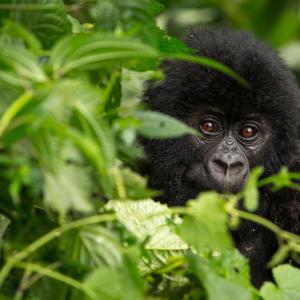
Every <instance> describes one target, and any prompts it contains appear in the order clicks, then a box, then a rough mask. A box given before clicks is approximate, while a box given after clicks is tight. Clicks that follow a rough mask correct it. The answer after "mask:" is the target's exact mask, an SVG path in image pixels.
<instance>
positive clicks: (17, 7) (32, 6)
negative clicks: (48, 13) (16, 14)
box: [0, 4, 57, 11]
mask: <svg viewBox="0 0 300 300" xmlns="http://www.w3.org/2000/svg"><path fill="white" fill-rule="evenodd" d="M55 7H57V5H55V4H0V11H1V10H23V11H24V10H25V11H32V10H46V9H49V8H55Z"/></svg>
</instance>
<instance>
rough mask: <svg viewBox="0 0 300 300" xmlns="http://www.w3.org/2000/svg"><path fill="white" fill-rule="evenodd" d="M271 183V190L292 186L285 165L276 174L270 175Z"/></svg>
mask: <svg viewBox="0 0 300 300" xmlns="http://www.w3.org/2000/svg"><path fill="white" fill-rule="evenodd" d="M272 184H273V188H272V189H273V191H279V190H281V189H283V188H284V187H288V188H291V187H292V186H293V181H292V179H291V176H290V173H289V170H288V168H287V167H282V168H281V170H280V171H279V173H278V174H277V175H275V176H272Z"/></svg>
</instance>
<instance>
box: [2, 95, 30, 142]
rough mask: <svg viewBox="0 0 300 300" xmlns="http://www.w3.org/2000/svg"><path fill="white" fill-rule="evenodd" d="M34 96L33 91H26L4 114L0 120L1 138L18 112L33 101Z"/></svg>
mask: <svg viewBox="0 0 300 300" xmlns="http://www.w3.org/2000/svg"><path fill="white" fill-rule="evenodd" d="M33 95H34V94H33V92H32V91H26V92H25V93H24V94H22V95H21V96H20V97H19V98H18V99H17V100H16V101H14V102H13V103H12V104H11V105H10V106H9V107H8V109H7V110H6V111H5V112H4V113H3V115H2V117H1V119H0V137H1V136H2V135H3V133H4V131H5V130H6V128H7V127H8V126H9V124H10V123H11V121H12V120H13V118H14V117H15V116H16V115H17V114H18V112H19V111H20V110H21V109H22V108H23V107H24V106H25V105H26V104H27V103H28V102H29V101H30V100H31V99H32V97H33Z"/></svg>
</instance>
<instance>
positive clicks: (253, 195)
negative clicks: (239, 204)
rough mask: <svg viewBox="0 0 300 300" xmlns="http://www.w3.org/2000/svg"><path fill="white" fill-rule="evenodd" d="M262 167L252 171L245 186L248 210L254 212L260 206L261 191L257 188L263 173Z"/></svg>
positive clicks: (245, 200) (245, 201)
mask: <svg viewBox="0 0 300 300" xmlns="http://www.w3.org/2000/svg"><path fill="white" fill-rule="evenodd" d="M263 171H264V170H263V168H262V167H256V168H254V169H253V170H252V171H251V174H250V176H249V178H248V180H247V183H246V184H245V187H244V190H243V195H244V203H245V207H246V209H247V210H250V211H254V210H256V209H257V206H258V199H259V191H258V187H257V181H258V178H259V177H260V176H261V175H262V173H263Z"/></svg>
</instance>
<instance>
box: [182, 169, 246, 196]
mask: <svg viewBox="0 0 300 300" xmlns="http://www.w3.org/2000/svg"><path fill="white" fill-rule="evenodd" d="M247 179H248V172H247V173H246V174H230V172H228V173H227V174H225V175H224V174H220V173H217V174H215V173H214V174H211V172H209V170H206V168H204V167H203V165H202V164H194V165H192V166H190V167H189V168H188V169H187V170H186V172H185V176H184V180H185V181H187V182H188V183H189V184H192V186H193V187H194V188H195V189H196V190H197V192H202V191H209V190H210V191H211V190H214V191H217V192H219V193H222V194H223V193H229V194H236V193H239V192H240V191H241V190H242V189H243V187H244V186H245V184H246V182H247Z"/></svg>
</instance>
